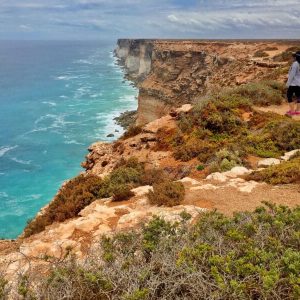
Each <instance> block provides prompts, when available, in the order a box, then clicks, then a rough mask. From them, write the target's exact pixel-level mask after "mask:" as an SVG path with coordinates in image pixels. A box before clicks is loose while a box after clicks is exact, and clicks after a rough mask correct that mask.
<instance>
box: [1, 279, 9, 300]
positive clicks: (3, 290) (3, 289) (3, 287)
mask: <svg viewBox="0 0 300 300" xmlns="http://www.w3.org/2000/svg"><path fill="white" fill-rule="evenodd" d="M7 283H8V281H7V280H6V279H4V277H3V276H2V275H0V299H5V297H6V296H7V289H6V286H7Z"/></svg>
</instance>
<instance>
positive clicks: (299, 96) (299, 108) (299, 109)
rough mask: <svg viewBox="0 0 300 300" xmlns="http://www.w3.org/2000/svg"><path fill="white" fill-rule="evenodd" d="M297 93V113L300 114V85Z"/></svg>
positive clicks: (296, 90)
mask: <svg viewBox="0 0 300 300" xmlns="http://www.w3.org/2000/svg"><path fill="white" fill-rule="evenodd" d="M295 94H296V97H297V104H296V114H300V86H297V87H296V89H295Z"/></svg>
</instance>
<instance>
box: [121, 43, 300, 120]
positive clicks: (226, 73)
mask: <svg viewBox="0 0 300 300" xmlns="http://www.w3.org/2000/svg"><path fill="white" fill-rule="evenodd" d="M295 44H299V41H296V40H174V39H172V40H168V39H119V40H118V41H117V47H116V49H115V56H116V57H117V58H118V59H119V64H120V65H121V66H122V67H123V69H124V72H125V77H126V78H127V79H129V80H131V81H132V82H134V84H135V85H137V86H138V87H139V96H138V117H137V124H138V125H142V124H145V123H148V122H151V121H153V120H155V119H157V118H160V117H161V116H163V115H165V114H166V113H168V112H170V110H171V109H173V108H174V107H178V106H180V105H182V104H185V103H194V102H196V101H197V100H198V99H199V98H201V97H203V96H204V95H207V94H210V93H211V92H214V91H216V90H219V89H222V88H224V87H230V86H235V85H241V84H244V83H247V82H250V81H254V80H260V79H262V78H264V77H265V76H268V74H269V73H270V69H276V68H278V67H280V66H282V64H283V62H281V61H280V59H278V56H280V53H282V52H284V51H285V50H286V49H288V48H292V47H293V46H295ZM261 53H263V54H264V55H260V54H261Z"/></svg>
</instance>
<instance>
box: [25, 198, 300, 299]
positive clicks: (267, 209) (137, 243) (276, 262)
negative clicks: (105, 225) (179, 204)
mask: <svg viewBox="0 0 300 300" xmlns="http://www.w3.org/2000/svg"><path fill="white" fill-rule="evenodd" d="M299 216H300V207H296V208H288V207H286V206H275V205H273V204H269V203H265V206H261V207H258V208H257V209H256V210H255V211H254V212H240V213H237V214H235V215H234V216H233V217H226V216H224V215H223V214H221V213H218V212H216V211H213V212H209V213H203V214H201V215H200V218H199V220H198V221H197V222H196V223H195V224H194V225H192V226H187V220H188V219H189V217H190V216H188V214H187V213H184V214H182V221H181V222H177V223H169V222H167V221H165V220H163V219H161V218H159V217H154V218H153V219H152V220H151V221H150V222H149V223H148V224H147V225H144V226H143V227H142V228H141V229H140V230H136V231H130V232H126V233H119V234H117V235H114V236H111V237H103V238H102V241H101V243H100V245H99V249H95V250H94V251H93V252H92V253H90V254H89V256H88V258H87V259H86V260H85V261H84V262H83V263H82V262H81V263H79V262H77V261H76V260H75V259H74V258H73V257H72V255H71V254H70V255H69V256H68V257H67V258H66V259H65V260H63V261H59V262H57V263H53V265H52V268H51V269H50V271H49V272H48V273H47V274H46V275H45V277H44V278H42V277H41V276H39V277H38V278H37V277H34V276H35V275H34V274H31V276H32V277H30V274H29V275H28V276H29V277H28V278H30V280H31V283H32V284H31V285H32V286H33V287H36V291H37V292H36V295H35V297H36V299H49V300H51V299H55V300H59V299H82V300H85V299H86V300H87V299H89V300H90V299H104V300H105V299H128V300H133V299H139V300H142V299H144V300H146V299H191V300H193V299H195V300H196V299H197V300H198V299H211V300H212V299H214V300H229V299H230V300H235V299H266V300H268V299H295V300H296V299H299V298H300V277H299V274H300V263H299V262H300V253H299V247H300V244H299V241H300V236H299V232H300V217H299ZM28 288H30V286H29V287H28Z"/></svg>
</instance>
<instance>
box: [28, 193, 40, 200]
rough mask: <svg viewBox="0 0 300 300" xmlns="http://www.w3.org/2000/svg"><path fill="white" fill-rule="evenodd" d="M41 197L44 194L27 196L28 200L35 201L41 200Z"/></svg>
mask: <svg viewBox="0 0 300 300" xmlns="http://www.w3.org/2000/svg"><path fill="white" fill-rule="evenodd" d="M41 197H42V194H32V195H27V196H26V198H27V199H34V200H37V199H40V198H41Z"/></svg>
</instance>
